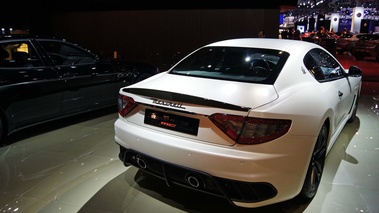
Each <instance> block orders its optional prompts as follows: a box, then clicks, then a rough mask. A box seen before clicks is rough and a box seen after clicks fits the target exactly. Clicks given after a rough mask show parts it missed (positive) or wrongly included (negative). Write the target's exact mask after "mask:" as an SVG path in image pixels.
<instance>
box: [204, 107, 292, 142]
mask: <svg viewBox="0 0 379 213" xmlns="http://www.w3.org/2000/svg"><path fill="white" fill-rule="evenodd" d="M209 118H210V120H211V121H212V122H213V123H214V124H216V126H217V127H218V128H220V129H221V130H222V131H223V132H224V133H225V134H226V135H228V136H229V137H230V138H231V139H233V140H234V141H236V142H237V143H239V144H247V145H248V144H259V143H264V142H268V141H272V140H274V139H276V138H279V137H281V136H282V135H284V134H286V133H287V132H288V130H289V129H290V127H291V121H290V120H281V119H264V118H251V117H243V116H236V115H226V114H213V115H211V116H210V117H209Z"/></svg>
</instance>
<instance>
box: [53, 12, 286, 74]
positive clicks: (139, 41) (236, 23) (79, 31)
mask: <svg viewBox="0 0 379 213" xmlns="http://www.w3.org/2000/svg"><path fill="white" fill-rule="evenodd" d="M279 16H280V12H279V10H278V9H190V10H184V9H181V10H112V11H74V12H67V11H64V12H58V13H54V14H53V16H52V22H53V23H54V24H53V31H54V34H55V35H56V36H59V37H63V38H66V39H68V40H70V41H74V42H76V43H79V44H81V45H83V46H85V47H88V48H90V49H91V50H93V51H94V52H96V53H98V54H100V55H103V56H105V57H113V56H114V51H117V57H118V58H121V59H125V60H133V61H136V60H139V61H145V62H149V63H153V64H156V65H159V66H160V67H162V68H166V67H167V66H169V65H171V64H172V63H173V62H176V60H178V59H179V58H180V57H182V56H184V55H185V54H187V53H189V52H190V51H193V50H194V49H195V48H198V47H200V46H202V45H205V44H207V43H210V42H215V41H219V40H222V39H229V38H240V37H257V34H258V32H259V31H260V30H264V31H265V33H266V36H267V37H276V38H277V37H278V34H279V31H278V28H279Z"/></svg>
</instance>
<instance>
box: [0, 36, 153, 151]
mask: <svg viewBox="0 0 379 213" xmlns="http://www.w3.org/2000/svg"><path fill="white" fill-rule="evenodd" d="M157 73H158V68H157V67H155V66H153V65H150V64H147V63H139V62H125V61H113V60H109V59H104V58H100V57H99V56H97V55H96V54H94V53H92V52H90V51H89V50H87V49H86V48H83V47H80V46H79V45H77V44H74V43H71V42H68V41H66V40H64V39H57V38H42V37H36V36H30V35H1V36H0V144H1V143H2V142H3V141H4V139H5V136H8V135H10V134H12V133H14V132H16V131H18V130H21V129H23V128H26V127H29V126H32V125H35V124H39V123H43V122H47V121H51V120H54V119H58V118H63V117H67V116H71V115H75V114H79V113H83V112H88V111H92V110H96V109H101V108H106V107H111V106H113V105H116V104H117V98H118V91H119V88H120V87H123V86H126V85H130V84H133V83H136V82H138V81H140V80H142V79H145V78H148V77H150V76H152V75H154V74H157Z"/></svg>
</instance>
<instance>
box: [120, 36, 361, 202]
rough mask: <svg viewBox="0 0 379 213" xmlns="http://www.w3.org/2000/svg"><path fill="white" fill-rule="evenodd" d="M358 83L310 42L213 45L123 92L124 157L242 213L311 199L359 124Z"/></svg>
mask: <svg viewBox="0 0 379 213" xmlns="http://www.w3.org/2000/svg"><path fill="white" fill-rule="evenodd" d="M361 75H362V74H361V70H360V69H359V68H358V67H356V66H352V67H350V68H349V69H348V70H345V68H344V67H343V66H342V65H341V64H340V63H339V62H338V61H337V60H336V58H335V57H334V56H333V55H332V54H330V53H329V52H327V50H325V49H324V48H322V47H321V46H319V45H317V44H314V43H311V42H305V41H295V40H285V39H270V38H252V39H249V38H246V39H243V38H242V39H231V40H225V41H220V42H215V43H212V44H209V45H206V46H204V47H201V48H199V49H197V50H195V51H194V52H192V53H191V54H189V55H188V56H186V57H185V58H184V59H182V60H181V61H179V62H178V63H177V64H176V65H174V66H173V67H172V68H171V69H169V70H168V71H166V72H163V73H160V74H158V75H155V76H153V77H150V78H148V79H146V80H144V81H141V82H139V83H136V84H133V85H130V86H127V87H124V88H121V89H120V96H119V103H118V106H119V117H118V119H117V121H116V122H115V124H114V127H115V141H116V143H117V144H118V145H119V146H120V154H119V157H120V159H121V160H122V161H123V162H124V164H125V166H129V165H134V166H136V167H138V168H140V169H142V170H144V171H146V172H147V173H150V174H153V175H155V176H157V177H160V178H161V179H163V180H164V181H166V183H167V184H168V185H171V184H176V185H180V186H183V187H189V188H193V189H195V190H197V191H202V192H205V193H208V194H212V195H215V196H220V197H225V198H226V199H227V200H228V201H230V202H231V203H232V204H234V205H236V206H240V207H250V208H252V207H259V206H264V205H269V204H274V203H278V202H281V201H285V200H289V199H292V198H294V197H296V196H301V197H304V198H312V197H314V195H315V194H316V192H317V188H318V186H319V184H320V180H321V176H322V172H323V167H324V162H325V158H326V155H327V153H328V152H329V151H330V149H331V147H332V145H333V143H334V142H335V140H336V139H337V137H338V135H339V133H340V132H341V130H342V129H343V128H344V126H345V124H346V123H348V122H352V121H353V120H354V118H355V116H356V110H357V104H358V101H357V100H358V97H359V95H360V88H361Z"/></svg>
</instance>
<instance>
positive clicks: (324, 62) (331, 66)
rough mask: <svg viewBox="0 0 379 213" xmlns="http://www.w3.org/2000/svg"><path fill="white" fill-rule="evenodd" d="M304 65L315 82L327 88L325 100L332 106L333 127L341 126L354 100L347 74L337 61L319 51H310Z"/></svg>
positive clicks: (324, 52)
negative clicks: (310, 71) (311, 72)
mask: <svg viewBox="0 0 379 213" xmlns="http://www.w3.org/2000/svg"><path fill="white" fill-rule="evenodd" d="M305 64H306V66H307V68H308V69H309V70H313V74H314V76H315V78H316V80H318V81H319V82H320V83H321V84H324V87H325V88H327V92H328V94H325V98H328V99H329V100H328V101H329V102H330V105H331V106H333V110H334V114H335V116H334V121H333V123H334V124H335V127H337V126H339V125H341V124H342V123H341V122H342V121H343V120H344V118H345V117H346V116H348V113H349V111H350V109H351V107H352V103H353V100H354V96H353V94H352V89H351V86H350V82H349V79H348V78H347V73H346V72H345V70H344V68H343V67H342V66H341V65H340V64H339V63H338V62H337V60H335V59H334V58H333V57H332V56H331V55H330V54H329V53H327V52H326V51H324V50H321V49H313V50H311V51H310V52H309V53H308V55H307V56H306V60H305Z"/></svg>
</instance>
